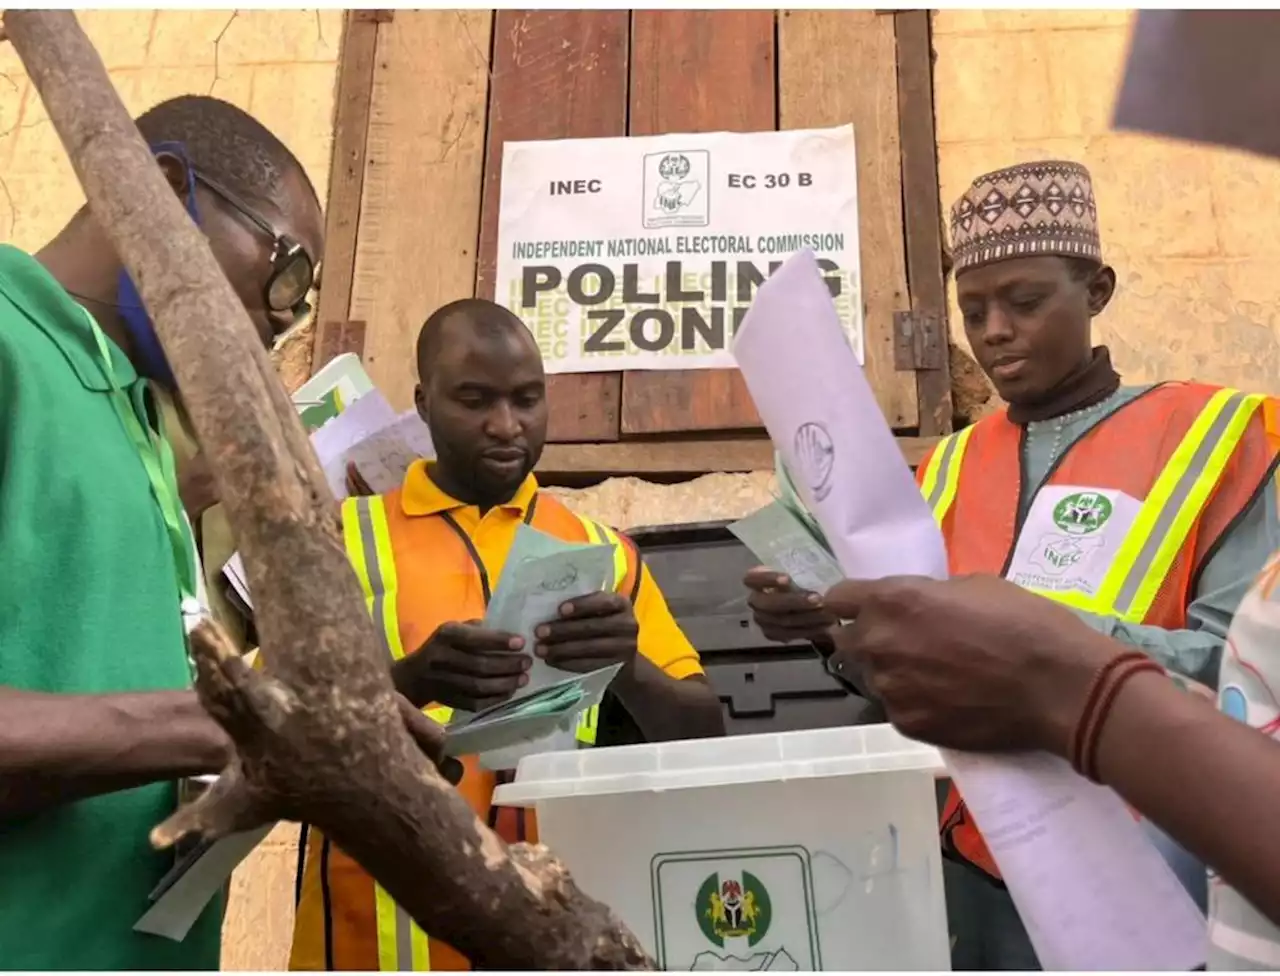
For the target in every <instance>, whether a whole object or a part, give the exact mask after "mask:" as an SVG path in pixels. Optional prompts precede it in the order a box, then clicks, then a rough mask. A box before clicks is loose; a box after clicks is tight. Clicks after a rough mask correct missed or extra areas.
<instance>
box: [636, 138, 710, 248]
mask: <svg viewBox="0 0 1280 976" xmlns="http://www.w3.org/2000/svg"><path fill="white" fill-rule="evenodd" d="M710 178H711V154H710V153H709V152H708V151H707V150H705V149H688V150H684V151H682V152H665V153H649V154H648V155H646V156H645V157H644V204H643V214H644V226H645V227H647V228H650V229H657V228H661V227H706V226H707V225H708V224H710V223H711V201H710V197H709V195H708V193H709V187H708V185H707V184H708V181H709V180H710Z"/></svg>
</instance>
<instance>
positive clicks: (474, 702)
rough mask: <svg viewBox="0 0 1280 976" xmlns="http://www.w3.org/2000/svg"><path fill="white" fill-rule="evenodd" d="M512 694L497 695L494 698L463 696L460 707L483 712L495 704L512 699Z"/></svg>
mask: <svg viewBox="0 0 1280 976" xmlns="http://www.w3.org/2000/svg"><path fill="white" fill-rule="evenodd" d="M510 699H511V696H510V695H495V696H494V697H493V698H462V699H459V701H460V702H461V703H462V704H461V706H460V707H462V708H465V709H466V710H467V711H469V712H476V713H479V712H483V711H486V710H487V709H490V708H493V707H494V706H495V705H501V704H502V703H503V702H506V701H510Z"/></svg>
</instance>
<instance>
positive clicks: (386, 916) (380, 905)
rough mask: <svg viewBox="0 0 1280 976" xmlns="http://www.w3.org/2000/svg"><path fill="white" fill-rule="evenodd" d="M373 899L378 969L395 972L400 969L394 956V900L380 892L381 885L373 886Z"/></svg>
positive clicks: (398, 962)
mask: <svg viewBox="0 0 1280 976" xmlns="http://www.w3.org/2000/svg"><path fill="white" fill-rule="evenodd" d="M373 899H374V906H375V908H376V909H377V919H378V921H377V924H378V969H379V970H380V971H381V972H384V973H392V972H397V971H398V970H399V969H400V959H399V957H398V956H397V955H396V911H397V909H398V906H397V905H396V903H395V899H394V898H392V897H391V896H390V895H389V894H387V893H386V892H385V891H383V890H382V886H381V885H377V884H375V885H374V886H373Z"/></svg>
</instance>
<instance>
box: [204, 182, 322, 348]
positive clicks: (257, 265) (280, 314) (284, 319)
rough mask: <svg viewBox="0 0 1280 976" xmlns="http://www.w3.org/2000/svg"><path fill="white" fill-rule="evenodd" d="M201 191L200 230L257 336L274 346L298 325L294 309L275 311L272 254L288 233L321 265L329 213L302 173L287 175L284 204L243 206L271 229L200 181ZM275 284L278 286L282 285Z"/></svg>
mask: <svg viewBox="0 0 1280 976" xmlns="http://www.w3.org/2000/svg"><path fill="white" fill-rule="evenodd" d="M196 193H197V198H196V199H197V203H198V205H199V208H200V216H201V224H202V228H201V229H202V230H204V232H205V235H206V236H207V237H208V238H209V244H210V247H211V248H212V250H213V254H214V257H216V258H217V259H218V263H219V264H220V265H221V266H222V270H223V273H224V274H226V276H227V280H228V281H230V282H231V286H232V288H234V289H235V292H236V294H237V295H238V296H239V298H240V301H241V302H243V303H244V307H245V311H246V312H248V313H249V318H250V319H251V320H252V321H253V325H254V328H255V329H257V331H258V335H259V336H261V337H262V341H263V343H264V344H265V345H267V346H268V347H269V346H271V345H272V343H273V342H274V341H275V340H276V339H277V338H278V337H279V336H280V335H281V334H282V333H283V332H285V331H287V330H288V329H290V328H292V327H293V326H294V325H296V324H297V321H295V316H294V314H293V313H292V312H291V311H289V310H283V309H272V308H270V307H269V303H268V300H267V290H268V287H269V286H271V284H272V279H273V275H274V274H275V273H276V271H277V267H278V266H277V265H273V263H272V255H273V252H277V250H278V245H277V239H278V237H281V236H283V237H288V238H290V239H291V240H293V241H296V242H297V243H298V244H300V245H301V246H302V248H303V250H305V251H306V253H307V256H308V257H309V258H310V259H311V265H312V267H313V268H319V266H320V261H321V259H322V258H323V256H324V216H323V214H322V213H321V211H320V205H319V203H318V202H317V201H316V199H315V197H314V196H313V195H312V193H311V191H310V190H309V189H307V187H306V185H305V183H304V181H303V180H302V177H301V175H300V174H298V173H290V174H288V175H287V176H286V177H285V198H284V200H283V201H282V204H281V206H279V207H273V206H268V205H265V204H257V203H247V202H246V203H244V204H243V205H244V206H245V207H247V208H250V209H252V210H253V211H254V216H256V217H258V218H259V219H260V220H261V221H262V222H263V223H266V224H267V225H269V226H270V227H271V230H272V232H268V231H267V230H265V229H264V228H263V227H261V226H259V225H258V223H257V222H255V221H254V220H252V219H250V218H248V217H247V216H246V215H245V214H244V213H242V212H240V209H239V207H238V206H237V205H236V204H232V203H229V202H227V201H226V200H224V199H222V198H221V197H220V196H219V195H218V194H217V193H215V192H213V191H211V190H209V189H208V188H207V187H205V186H203V185H201V184H199V183H197V184H196ZM276 287H277V289H279V288H280V285H277V286H276ZM299 297H300V298H302V297H305V295H300V296H299Z"/></svg>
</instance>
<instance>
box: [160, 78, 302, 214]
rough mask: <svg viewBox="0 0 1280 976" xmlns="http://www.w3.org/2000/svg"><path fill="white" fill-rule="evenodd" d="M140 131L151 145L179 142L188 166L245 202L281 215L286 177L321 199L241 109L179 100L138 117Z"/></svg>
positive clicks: (199, 99)
mask: <svg viewBox="0 0 1280 976" xmlns="http://www.w3.org/2000/svg"><path fill="white" fill-rule="evenodd" d="M135 123H136V125H137V126H138V131H139V132H141V133H142V137H143V138H144V139H146V141H147V142H148V143H150V144H151V145H155V144H156V143H160V142H178V143H181V144H182V145H183V147H184V148H185V149H186V153H187V161H188V162H189V163H190V164H191V165H192V166H193V167H194V168H195V169H196V170H198V171H199V172H201V173H204V174H205V175H206V176H208V177H209V178H210V179H212V180H215V181H217V182H218V183H219V184H221V185H222V186H224V187H226V188H227V189H228V190H230V191H231V192H232V193H234V194H235V195H236V196H238V197H243V198H244V199H245V201H246V202H259V203H267V204H271V205H273V206H275V207H277V208H280V209H282V210H283V209H285V208H286V206H287V199H286V193H285V177H286V176H288V175H289V174H290V173H291V172H294V171H296V172H298V173H300V174H301V175H302V179H303V181H304V182H305V184H306V186H307V189H309V190H310V191H311V195H312V196H313V197H314V198H315V199H316V202H317V203H318V202H319V200H320V197H319V195H318V194H317V193H316V188H315V186H314V185H313V184H312V182H311V178H310V177H309V176H307V171H306V170H305V169H304V168H303V166H302V164H301V163H300V162H298V158H297V157H296V156H294V154H293V153H291V152H290V151H289V150H288V148H287V147H286V146H285V144H284V143H283V142H281V141H280V140H279V139H277V138H276V137H275V136H274V135H272V133H271V131H270V130H269V129H268V128H267V127H266V126H264V125H263V124H262V123H261V122H259V121H258V120H257V119H255V118H254V117H253V116H252V115H250V114H249V113H248V112H246V111H244V109H241V108H237V107H236V106H235V105H232V104H231V103H230V102H225V101H223V100H222V99H220V98H213V97H212V96H209V95H179V96H178V97H177V98H170V99H168V100H167V101H163V102H161V103H160V104H159V105H156V106H155V107H154V108H150V109H148V110H147V111H145V112H143V113H142V115H140V116H138V118H137V119H136V120H135Z"/></svg>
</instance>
